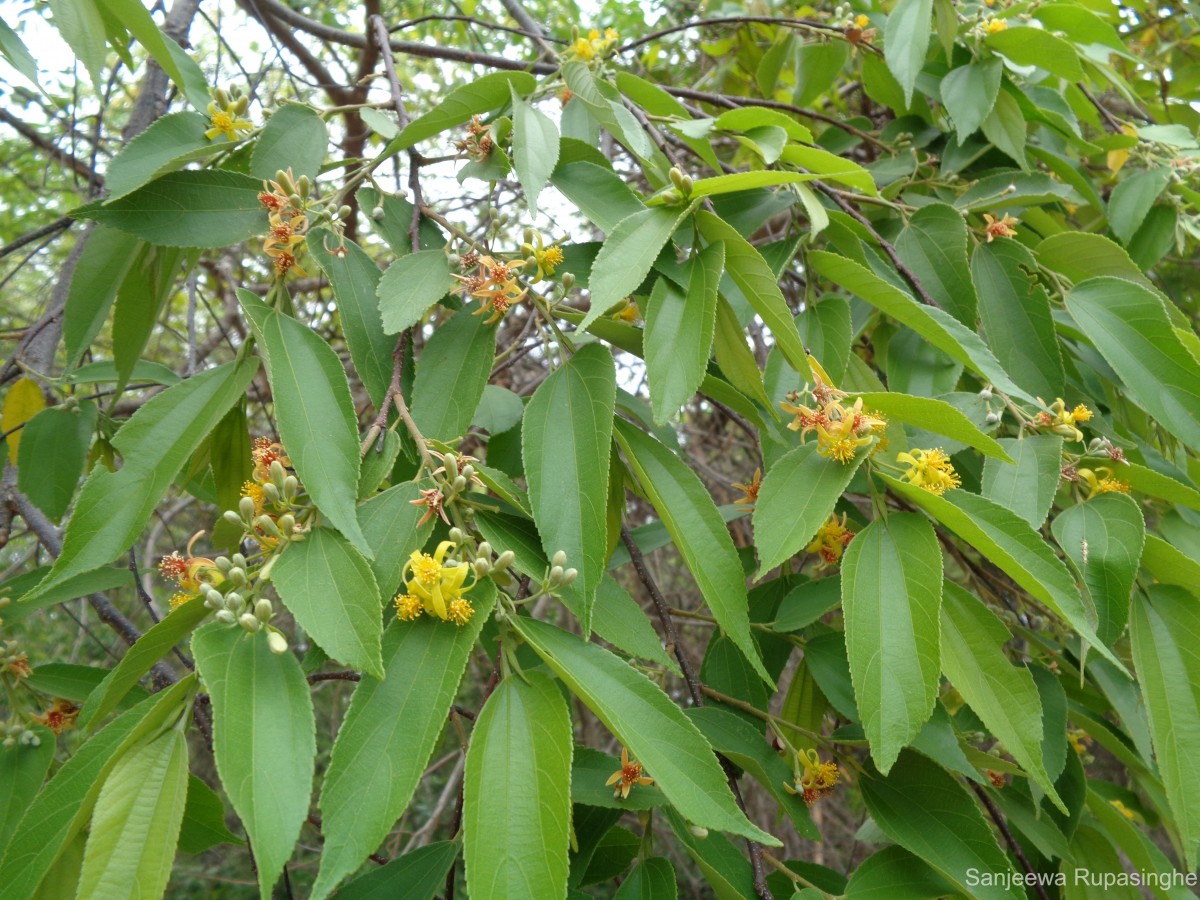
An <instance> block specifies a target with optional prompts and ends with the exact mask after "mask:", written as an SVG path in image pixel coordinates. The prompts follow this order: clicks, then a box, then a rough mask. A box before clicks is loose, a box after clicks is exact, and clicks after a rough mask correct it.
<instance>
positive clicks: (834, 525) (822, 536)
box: [804, 513, 854, 569]
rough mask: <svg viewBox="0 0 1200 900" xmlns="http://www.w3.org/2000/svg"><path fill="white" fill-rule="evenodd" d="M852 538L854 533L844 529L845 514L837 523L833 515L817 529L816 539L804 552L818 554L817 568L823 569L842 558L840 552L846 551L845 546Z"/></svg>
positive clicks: (836, 518)
mask: <svg viewBox="0 0 1200 900" xmlns="http://www.w3.org/2000/svg"><path fill="white" fill-rule="evenodd" d="M853 537H854V532H853V531H851V530H850V529H848V528H847V527H846V514H845V513H842V518H841V521H838V517H837V515H836V514H835V515H832V516H830V517H829V518H828V519H826V520H825V523H824V524H823V525H821V527H820V528H818V529H817V535H816V537H814V538H813V539H812V542H811V543H810V544H809V545H808V546H807V547H805V548H804V550H805V552H807V553H816V554H818V555H819V556H820V557H821V562H820V564H819V565H818V566H817V568H818V569H823V568H825V567H826V566H833V565H836V564H837V563H838V561H839V560H840V559H841V558H842V551H843V550H845V549H846V545H847V544H849V543H850V541H851V539H852V538H853Z"/></svg>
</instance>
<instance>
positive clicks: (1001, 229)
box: [983, 213, 1018, 244]
mask: <svg viewBox="0 0 1200 900" xmlns="http://www.w3.org/2000/svg"><path fill="white" fill-rule="evenodd" d="M983 220H984V221H985V222H986V223H987V224H986V225H984V226H983V230H984V233H985V234H987V242H988V243H989V244H990V243H991V242H992V241H993V240H994V239H995V238H998V237H999V238H1010V237H1015V236H1016V234H1017V229H1015V228H1013V226H1014V225H1016V224H1017V221H1018V220H1017V219H1014V218H1013V217H1012V216H1010V215H1009V214H1008V213H1005V214H1004V217H1003V218H1001V219H997V218H995V217H994V216H990V215H988V214H987V213H984V214H983Z"/></svg>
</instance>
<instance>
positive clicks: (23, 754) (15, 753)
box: [0, 725, 55, 847]
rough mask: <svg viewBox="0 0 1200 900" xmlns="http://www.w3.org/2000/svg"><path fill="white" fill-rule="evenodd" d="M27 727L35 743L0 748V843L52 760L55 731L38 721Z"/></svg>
mask: <svg viewBox="0 0 1200 900" xmlns="http://www.w3.org/2000/svg"><path fill="white" fill-rule="evenodd" d="M30 730H31V731H33V733H34V734H36V735H37V736H38V740H39V743H38V744H37V745H31V744H21V743H17V744H14V746H12V747H3V748H0V847H5V846H7V844H8V840H9V838H10V837H12V834H13V830H14V829H15V828H16V827H17V822H18V821H19V820H20V818H21V816H23V815H24V814H25V811H26V810H27V809H28V808H29V805H30V803H31V802H32V801H33V798H34V795H36V794H37V792H38V789H39V788H40V787H41V786H42V780H43V779H44V778H45V777H46V773H47V772H48V771H49V770H50V763H52V762H54V747H55V736H54V733H53V732H51V731H50V730H49V729H48V728H43V727H41V726H40V725H33V726H31V728H30Z"/></svg>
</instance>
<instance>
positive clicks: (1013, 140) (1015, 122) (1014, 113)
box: [980, 91, 1026, 169]
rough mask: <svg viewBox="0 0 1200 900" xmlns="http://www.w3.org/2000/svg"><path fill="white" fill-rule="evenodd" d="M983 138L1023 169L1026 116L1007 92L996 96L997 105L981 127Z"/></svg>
mask: <svg viewBox="0 0 1200 900" xmlns="http://www.w3.org/2000/svg"><path fill="white" fill-rule="evenodd" d="M980 127H981V128H982V129H983V136H984V137H985V138H987V139H988V141H990V142H991V144H992V145H993V146H994V147H995V148H996V149H997V150H999V151H1000V152H1002V153H1004V154H1005V155H1006V156H1008V157H1009V158H1010V159H1012V160H1013V162H1015V163H1016V164H1017V165H1018V166H1020V167H1021V168H1022V169H1024V168H1026V165H1025V139H1026V133H1025V116H1024V115H1022V114H1021V107H1020V106H1019V105H1018V104H1017V101H1016V100H1014V99H1013V98H1012V96H1011V95H1010V94H1008V93H1007V92H1006V91H1000V92H999V93H998V94H996V104H995V105H994V106H993V107H992V111H991V112H990V113H988V115H987V118H986V119H984V120H983V124H982V125H981V126H980Z"/></svg>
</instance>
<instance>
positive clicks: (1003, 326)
mask: <svg viewBox="0 0 1200 900" xmlns="http://www.w3.org/2000/svg"><path fill="white" fill-rule="evenodd" d="M1036 272H1037V263H1036V261H1035V260H1034V257H1033V254H1032V253H1030V252H1029V251H1028V250H1026V249H1025V248H1024V247H1023V246H1022V245H1020V244H1018V243H1017V242H1016V241H1008V240H1000V241H997V242H994V243H991V244H980V245H979V246H978V247H976V248H975V253H974V254H973V255H972V257H971V275H972V276H973V277H974V279H975V286H976V287H977V288H978V290H979V312H980V314H981V316H982V318H983V327H984V329H985V331H986V334H987V342H988V346H989V347H991V348H992V352H994V353H995V354H996V358H997V359H998V360H999V361H1000V365H1002V366H1004V368H1005V370H1006V371H1008V372H1013V373H1015V374H1014V375H1013V380H1014V381H1016V382H1017V384H1019V385H1020V386H1021V387H1023V388H1025V389H1026V390H1027V391H1029V392H1030V393H1031V394H1033V395H1035V396H1038V397H1047V398H1050V397H1061V396H1062V395H1063V390H1064V384H1065V381H1066V376H1065V375H1064V374H1063V363H1062V354H1061V353H1060V352H1059V347H1058V337H1057V335H1056V334H1055V333H1054V320H1053V318H1051V315H1050V298H1049V297H1048V296H1047V295H1046V292H1045V290H1043V288H1042V286H1041V285H1040V284H1039V283H1038V281H1037V277H1036Z"/></svg>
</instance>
